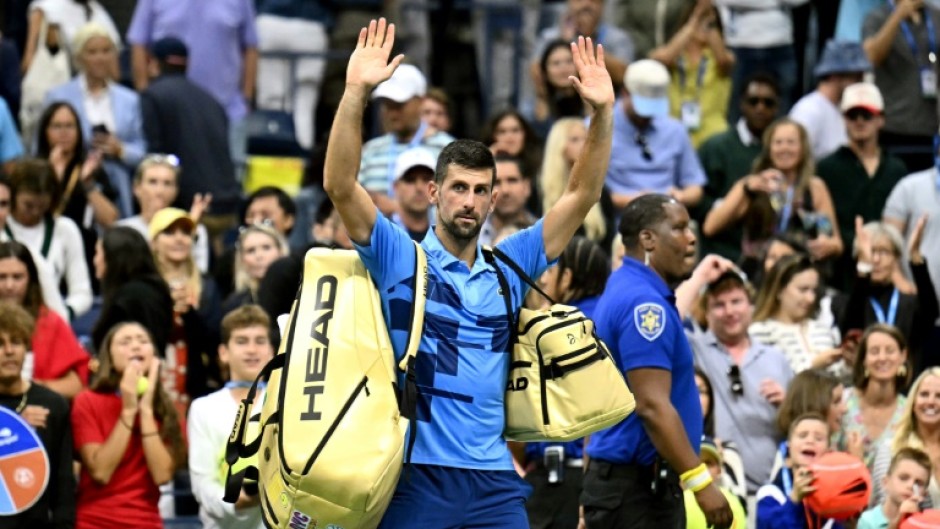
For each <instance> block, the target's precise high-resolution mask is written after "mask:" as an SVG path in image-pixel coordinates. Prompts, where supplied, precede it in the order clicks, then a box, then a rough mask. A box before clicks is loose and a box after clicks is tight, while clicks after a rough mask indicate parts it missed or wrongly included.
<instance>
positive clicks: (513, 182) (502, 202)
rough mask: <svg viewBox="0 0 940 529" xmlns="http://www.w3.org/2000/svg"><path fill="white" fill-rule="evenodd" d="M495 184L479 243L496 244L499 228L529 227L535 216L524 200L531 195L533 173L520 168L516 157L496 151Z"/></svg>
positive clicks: (500, 230) (536, 218)
mask: <svg viewBox="0 0 940 529" xmlns="http://www.w3.org/2000/svg"><path fill="white" fill-rule="evenodd" d="M495 159H496V185H494V186H493V192H494V193H493V197H494V200H493V202H494V205H493V211H492V212H491V213H490V214H489V215H488V216H487V217H486V220H485V221H483V225H482V226H481V227H480V244H481V245H484V246H485V245H495V244H496V242H495V240H496V239H498V238H500V237H501V232H502V230H504V229H506V228H509V229H512V228H516V229H522V228H528V227H529V226H531V225H533V224H535V222H536V221H537V220H538V217H536V216H535V215H533V214H532V212H530V211H529V210H528V209H527V208H526V203H527V202H528V200H529V197H530V196H531V195H532V176H531V175H528V174H525V173H523V172H522V163H521V161H520V160H519V159H518V158H514V157H512V156H507V155H504V154H497V155H496V157H495Z"/></svg>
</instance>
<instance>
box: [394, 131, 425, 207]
mask: <svg viewBox="0 0 940 529" xmlns="http://www.w3.org/2000/svg"><path fill="white" fill-rule="evenodd" d="M427 130H428V124H427V123H425V122H424V120H422V121H421V125H420V126H419V127H418V130H417V131H415V135H414V137H413V138H411V141H409V142H408V145H406V146H405V148H404V149H403V150H402V151H401V152H405V151H407V150H410V149H414V148H415V147H417V146H418V145H421V140H423V139H424V135H425V134H426V133H427ZM389 150H390V151H391V152H390V153H389V157H388V191H389V193H388V194H389V196H392V195H393V194H394V191H393V190H394V189H395V162H397V161H398V155H399V154H401V153H398V154H396V153H395V140H394V139H393V140H392V144H391V146H390V147H389Z"/></svg>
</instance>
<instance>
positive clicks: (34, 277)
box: [0, 241, 45, 318]
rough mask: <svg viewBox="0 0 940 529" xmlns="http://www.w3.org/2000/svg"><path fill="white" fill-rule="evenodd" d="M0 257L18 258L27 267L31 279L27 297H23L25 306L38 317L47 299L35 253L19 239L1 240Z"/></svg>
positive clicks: (27, 288)
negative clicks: (43, 295)
mask: <svg viewBox="0 0 940 529" xmlns="http://www.w3.org/2000/svg"><path fill="white" fill-rule="evenodd" d="M0 259H16V260H17V261H19V262H21V263H23V266H25V267H26V275H28V276H29V279H28V283H27V286H26V297H25V298H24V299H23V308H25V309H26V311H27V312H29V313H30V315H31V316H32V317H33V318H38V317H39V309H40V308H42V306H43V305H44V304H45V300H44V299H43V297H42V287H41V286H40V284H39V271H38V270H37V268H36V262H35V261H34V260H33V254H31V253H30V251H29V249H28V248H27V247H26V246H24V245H23V244H22V243H19V242H17V241H7V242H0Z"/></svg>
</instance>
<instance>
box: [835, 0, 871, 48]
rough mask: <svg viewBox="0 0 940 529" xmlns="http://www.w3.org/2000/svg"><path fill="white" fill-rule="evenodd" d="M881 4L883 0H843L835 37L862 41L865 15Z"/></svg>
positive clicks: (843, 39)
mask: <svg viewBox="0 0 940 529" xmlns="http://www.w3.org/2000/svg"><path fill="white" fill-rule="evenodd" d="M881 5H882V1H881V0H841V1H840V2H839V14H838V17H837V18H836V32H835V39H836V40H841V41H847V42H859V43H861V42H862V24H864V22H865V17H867V16H868V13H869V12H871V11H872V10H873V9H875V8H876V7H879V6H881Z"/></svg>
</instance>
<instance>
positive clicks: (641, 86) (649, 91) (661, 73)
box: [623, 59, 669, 118]
mask: <svg viewBox="0 0 940 529" xmlns="http://www.w3.org/2000/svg"><path fill="white" fill-rule="evenodd" d="M623 84H624V86H626V87H627V91H628V92H630V100H631V101H632V102H633V110H634V111H635V112H636V113H637V114H638V115H640V116H642V117H644V118H651V117H655V116H668V115H669V70H667V69H666V67H665V66H663V65H662V63H660V62H658V61H654V60H653V59H643V60H640V61H636V62H634V63H631V64H630V66H628V67H627V73H625V74H624V76H623Z"/></svg>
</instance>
